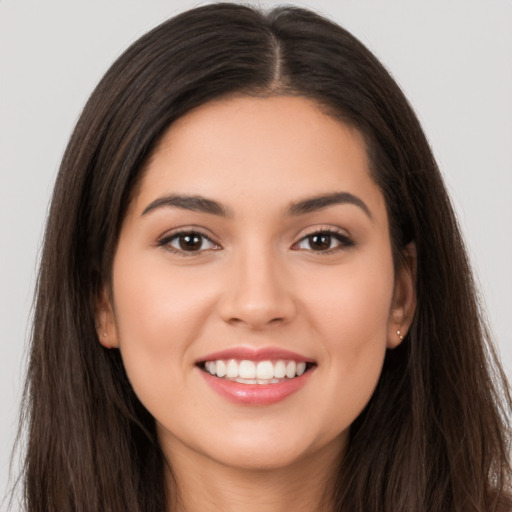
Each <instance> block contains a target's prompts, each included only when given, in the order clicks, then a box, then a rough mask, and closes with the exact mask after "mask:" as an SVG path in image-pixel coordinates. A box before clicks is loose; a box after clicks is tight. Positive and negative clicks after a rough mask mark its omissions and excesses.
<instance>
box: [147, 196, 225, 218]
mask: <svg viewBox="0 0 512 512" xmlns="http://www.w3.org/2000/svg"><path fill="white" fill-rule="evenodd" d="M164 206H170V207H175V208H182V209H184V210H192V211H194V212H201V213H210V214H212V215H220V216H222V217H228V216H229V215H230V214H229V212H228V210H227V209H226V208H225V207H224V206H223V205H221V204H220V203H218V202H217V201H214V200H213V199H207V198H206V197H202V196H187V195H177V194H171V195H169V196H164V197H159V198H158V199H155V200H154V201H153V202H152V203H150V204H148V206H146V208H144V211H143V212H142V215H146V214H147V213H149V212H151V211H153V210H156V209H157V208H162V207H164Z"/></svg>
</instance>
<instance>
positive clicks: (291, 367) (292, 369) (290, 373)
mask: <svg viewBox="0 0 512 512" xmlns="http://www.w3.org/2000/svg"><path fill="white" fill-rule="evenodd" d="M296 371H297V365H296V364H295V361H290V362H289V363H288V364H287V365H286V376H287V377H288V378H289V379H293V377H295V373H296Z"/></svg>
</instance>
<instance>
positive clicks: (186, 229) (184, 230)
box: [156, 225, 222, 256]
mask: <svg viewBox="0 0 512 512" xmlns="http://www.w3.org/2000/svg"><path fill="white" fill-rule="evenodd" d="M205 231H207V230H205V229H204V228H201V227H199V226H193V225H192V226H180V227H177V228H174V229H172V230H170V231H166V232H165V233H164V234H163V235H161V236H160V237H158V239H157V242H156V245H157V246H158V247H162V248H164V249H166V250H168V251H170V252H173V253H175V254H178V255H180V256H194V255H195V256H197V255H199V254H202V253H204V252H207V251H212V250H219V249H221V248H222V247H221V245H220V244H219V243H218V242H216V241H215V240H214V238H215V237H214V236H212V235H211V234H207V233H205ZM189 234H196V235H199V236H201V237H202V238H204V239H205V240H208V241H209V242H211V243H212V244H213V245H214V246H215V247H214V248H208V249H199V250H197V251H185V250H182V249H178V248H176V247H172V246H171V245H170V242H171V241H173V240H175V239H177V238H178V237H179V236H182V235H189Z"/></svg>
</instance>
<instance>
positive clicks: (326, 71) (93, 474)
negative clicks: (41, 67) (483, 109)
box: [24, 4, 512, 512]
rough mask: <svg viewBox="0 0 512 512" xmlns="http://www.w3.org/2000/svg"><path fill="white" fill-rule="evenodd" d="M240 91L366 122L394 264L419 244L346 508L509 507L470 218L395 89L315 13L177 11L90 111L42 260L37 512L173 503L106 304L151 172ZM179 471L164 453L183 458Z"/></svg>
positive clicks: (32, 409) (346, 479)
mask: <svg viewBox="0 0 512 512" xmlns="http://www.w3.org/2000/svg"><path fill="white" fill-rule="evenodd" d="M230 94H246V95H278V94H296V95H301V96H304V97H308V98H311V99H313V100H315V101H316V102H317V103H318V104H319V105H321V106H322V107H323V108H324V109H325V111H326V112H328V113H329V114H330V115H332V116H335V117H336V118H338V119H340V120H342V121H343V122H345V123H348V124H349V125H351V126H353V127H355V128H356V129H357V130H359V131H360V133H361V134H362V135H363V136H364V139H365V141H366V145H367V150H368V155H369V159H370V162H371V172H372V176H373V178H374V179H375V181H376V183H377V184H378V185H379V186H380V188H381V190H382V192H383V194H384V197H385V199H386V203H387V208H388V214H389V218H390V225H391V239H392V244H393V250H394V256H395V264H396V265H399V264H400V255H401V254H402V249H403V248H404V246H405V244H407V243H408V242H410V241H414V242H415V243H416V247H417V254H418V261H417V265H418V266H417V281H416V289H417V311H416V316H415V318H414V321H413V324H412V327H411V329H410V332H409V334H408V335H407V337H406V339H405V341H404V342H403V343H402V344H401V345H400V346H399V347H398V348H397V349H395V350H393V351H389V352H388V354H387V355H386V359H385V363H384V368H383V371H382V375H381V378H380V381H379V383H378V386H377V389H376V390H375V393H374V395H373V397H372V398H371V400H370V403H369V404H368V405H367V407H366V408H365V409H364V411H363V412H362V413H361V415H360V416H359V417H358V418H357V420H356V421H355V423H354V424H353V426H352V428H351V432H350V442H349V446H348V450H347V453H346V457H345V458H344V460H343V461H340V466H339V476H338V480H337V483H336V489H335V492H334V495H335V510H337V511H342V510H343V511H345V512H346V511H350V512H406V511H407V512H411V511H414V512H421V511H424V512H427V511H428V512H436V511H439V512H441V511H443V512H446V511H481V512H483V511H486V512H488V511H497V510H506V509H508V508H511V507H512V504H511V502H510V499H509V494H508V493H509V491H510V486H511V481H510V479H511V476H510V475H511V467H510V458H509V457H510V455H509V449H510V445H509V443H510V414H511V410H512V401H511V397H510V391H509V388H508V385H507V383H506V379H505V377H504V374H503V371H502V370H501V369H500V366H499V364H498V362H497V360H496V357H495V353H494V350H493V347H492V344H491V343H490V342H489V336H488V333H487V330H486V328H485V325H484V323H483V321H482V315H481V312H480V310H479V305H478V302H477V297H476V292H475V288H474V284H473V280H472V276H471V271H470V268H469V264H468V260H467V257H466V252H465V249H464V245H463V242H462V240H461V236H460V233H459V228H458V226H457V222H456V219H455V216H454V213H453V210H452V207H451V205H450V201H449V199H448V197H447V193H446V190H445V187H444V185H443V182H442V179H441V176H440V173H439V171H438V168H437V165H436V163H435V161H434V158H433V156H432V153H431V151H430V148H429V144H428V142H427V140H426V138H425V136H424V134H423V132H422V130H421V127H420V125H419V123H418V121H417V118H416V116H415V115H414V113H413V111H412V109H411V108H410V106H409V104H408V102H407V100H406V99H405V97H404V95H403V94H402V92H401V91H400V89H399V87H398V86H397V85H396V83H395V82H394V81H393V79H392V78H391V77H390V75H389V74H388V72H387V71H386V70H385V69H384V67H383V66H382V65H381V64H380V63H379V62H378V61H377V59H376V58H375V57H374V56H373V55H372V54H371V53H370V52H369V51H368V50H367V49H366V48H365V47H364V46H363V45H362V44H361V43H360V42H359V41H357V39H355V38H354V37H353V36H352V35H351V34H349V33H348V32H347V31H345V30H344V29H342V28H340V27H339V26H337V25H336V24H334V23H332V22H330V21H328V20H326V19H324V18H322V17H320V16H318V15H316V14H314V13H311V12H309V11H306V10H302V9H298V8H291V7H290V8H288V7H282V8H276V9H274V10H272V11H270V12H268V13H262V12H260V11H258V10H255V9H252V8H249V7H247V6H241V5H235V4H216V5H208V6H205V7H200V8H197V9H193V10H191V11H188V12H185V13H183V14H181V15H179V16H177V17H175V18H173V19H171V20H169V21H167V22H165V23H164V24H162V25H160V26H159V27H157V28H155V29H154V30H152V31H151V32H149V33H148V34H146V35H145V36H144V37H142V38H141V39H140V40H138V41H137V42H136V43H135V44H134V45H133V46H131V47H130V48H129V49H128V50H127V51H126V52H125V53H124V54H123V55H122V56H121V57H120V58H119V59H118V60H117V61H116V62H115V63H114V64H113V66H112V67H111V68H110V70H109V71H108V72H107V73H106V75H105V77H104V78H103V79H102V81H101V82H100V84H99V85H98V87H97V88H96V90H95V91H94V93H93V94H92V96H91V98H90V99H89V101H88V103H87V105H86V106H85V108H84V111H83V113H82V115H81V117H80V119H79V121H78V124H77V126H76V129H75V131H74V133H73V135H72V137H71V140H70V142H69V145H68V147H67V150H66V152H65V155H64V158H63V161H62V166H61V169H60V172H59V175H58V177H57V181H56V184H55V190H54V195H53V200H52V204H51V209H50V213H49V219H48V225H47V230H46V235H45V243H44V250H43V254H42V260H41V266H40V273H39V280H38V287H37V297H36V308H35V318H34V325H33V336H32V348H31V356H30V366H29V372H28V379H27V387H26V394H25V416H24V417H25V418H26V424H25V428H26V429H27V434H28V445H27V451H26V459H25V472H24V485H25V507H26V510H27V511H28V512H36V511H40V512H50V511H51V512H54V511H58V512H91V511H102V510H104V511H110V512H136V511H137V512H162V511H163V510H164V509H165V499H164V496H165V490H164V478H163V475H164V465H165V461H164V458H163V454H162V453H161V450H160V447H159V444H158V440H157V437H156V431H155V425H154V420H153V418H152V417H151V415H150V414H149V413H148V412H147V411H146V410H145V408H144V407H143V405H142V404H141V403H140V402H139V400H138V399H137V397H136V396H135V394H134V392H133V390H132V388H131V386H130V383H129V381H128V379H127V377H126V374H125V371H124V368H123V364H122V361H121V358H120V355H119V352H118V351H116V350H112V351H108V350H106V349H105V348H103V347H102V346H101V345H100V343H98V339H97V334H96V327H95V308H96V303H97V299H98V294H99V291H100V289H101V288H102V286H103V285H104V284H108V283H109V282H110V278H111V267H112V259H113V254H114V250H115V247H116V243H117V237H118V233H119V229H120V225H121V223H122V221H123V218H124V215H125V212H126V209H127V205H128V202H129V200H130V197H131V194H132V193H133V190H134V186H135V184H136V182H137V180H139V179H140V176H141V173H142V172H143V169H144V163H145V162H146V160H147V159H148V156H149V155H150V154H151V151H152V150H153V148H154V147H155V146H156V144H157V143H158V141H159V139H160V137H161V136H162V134H163V133H164V131H165V130H166V129H167V128H168V127H169V126H170V125H171V124H172V123H173V122H174V121H175V120H176V119H178V118H179V117H181V116H183V115H184V114H186V113H187V112H189V111H190V110H191V109H193V108H195V107H197V106H199V105H201V104H204V103H205V102H208V101H209V100H212V99H214V98H219V97H222V96H227V95H230ZM171 464H172V461H171Z"/></svg>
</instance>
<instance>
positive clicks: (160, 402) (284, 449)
mask: <svg viewBox="0 0 512 512" xmlns="http://www.w3.org/2000/svg"><path fill="white" fill-rule="evenodd" d="M106 296H107V294H106V293H105V297H106ZM112 297H113V301H112V303H111V304H110V303H109V302H108V301H107V299H106V298H104V299H103V302H102V304H101V307H100V311H101V312H100V320H101V324H102V331H106V332H107V335H106V336H105V337H104V338H103V342H104V343H105V344H107V345H111V346H116V347H119V349H120V351H121V355H122V359H123V362H124V365H125V367H126V371H127V374H128V377H129V379H130V382H131V384H132V386H133V389H134V390H135V393H136V394H137V396H138V397H139V399H140V400H141V402H142V403H143V404H144V405H145V407H146V408H147V409H148V410H149V412H150V413H151V414H152V415H153V416H154V418H155V420H156V423H157V429H158V433H159V437H160V440H161V443H162V446H163V449H164V452H165V453H167V454H168V455H169V456H170V457H171V461H172V460H173V458H175V459H176V460H177V459H179V458H180V457H181V456H183V455H184V454H187V453H189V454H192V453H193V454H194V457H196V458H197V457H199V458H203V459H204V460H209V462H210V463H211V462H212V461H214V462H219V463H222V464H224V465H227V466H232V467H239V468H242V467H244V468H277V467H285V466H286V465H288V464H292V463H294V462H297V461H300V460H305V458H307V457H309V458H311V457H313V458H314V457H323V456H324V455H323V454H326V453H331V454H332V453H336V454H340V453H341V452H342V451H343V448H344V446H345V442H346V439H347V434H348V430H349V427H350V425H351V423H352V422H353V421H354V419H355V418H356V417H357V416H358V414H359V413H360V412H361V410H362V409H363V408H364V407H365V405H366V404H367V402H368V400H369V398H370V396H371V395H372V392H373V390H374V388H375V386H376V383H377V381H378V378H379V375H380V372H381V368H382V364H383V359H384V355H385V352H386V349H387V348H392V347H394V346H395V345H397V344H398V343H399V341H400V339H399V337H398V336H397V334H396V330H397V329H401V331H402V334H403V333H404V332H405V330H406V329H407V326H408V323H409V320H410V316H411V314H412V311H411V309H412V308H413V306H412V303H413V292H412V279H411V277H410V272H408V271H407V269H406V270H403V271H401V272H400V274H399V275H398V276H395V274H394V270H393V260H392V252H391V246H390V238H389V226H388V218H387V214H386V206H385V202H384V199H383V196H382V193H381V192H380V190H379V188H378V187H377V185H376V184H375V182H374V181H373V180H372V178H371V177H370V174H369V169H368V161H367V156H366V152H365V147H364V145H363V142H362V138H361V137H360V135H359V134H358V132H356V131H355V130H353V129H351V128H349V127H347V126H345V125H343V124H340V123H339V122H338V121H336V120H334V119H333V118H331V117H328V116H326V115H325V114H323V113H322V112H321V111H320V110H319V109H318V108H317V107H316V105H315V104H314V103H313V102H312V101H310V100H307V99H305V98H301V97H288V96H282V97H271V98H253V97H251V98H247V97H237V98H231V99H226V100H222V101H216V102H210V103H208V104H206V105H204V106H202V107H200V108H198V109H197V110H195V111H193V112H191V113H189V114H187V115H186V116H184V117H183V118H181V119H180V120H179V121H177V122H176V123H175V124H174V125H173V126H172V127H171V128H170V129H169V130H168V131H167V133H166V134H165V136H164V137H163V139H162V141H161V143H160V144H159V146H158V147H157V149H156V151H155V152H154V154H153V156H152V158H151V159H150V160H149V162H148V164H147V169H146V171H145V173H144V176H143V178H142V180H141V182H140V184H139V186H138V188H137V190H136V191H135V196H134V199H133V201H132V203H131V205H130V207H129V210H128V213H127V215H126V218H125V219H124V222H123V225H122V229H121V233H120V238H119V244H118V247H117V251H116V253H115V258H114V263H113V282H112ZM236 379H238V381H237V380H236Z"/></svg>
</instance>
